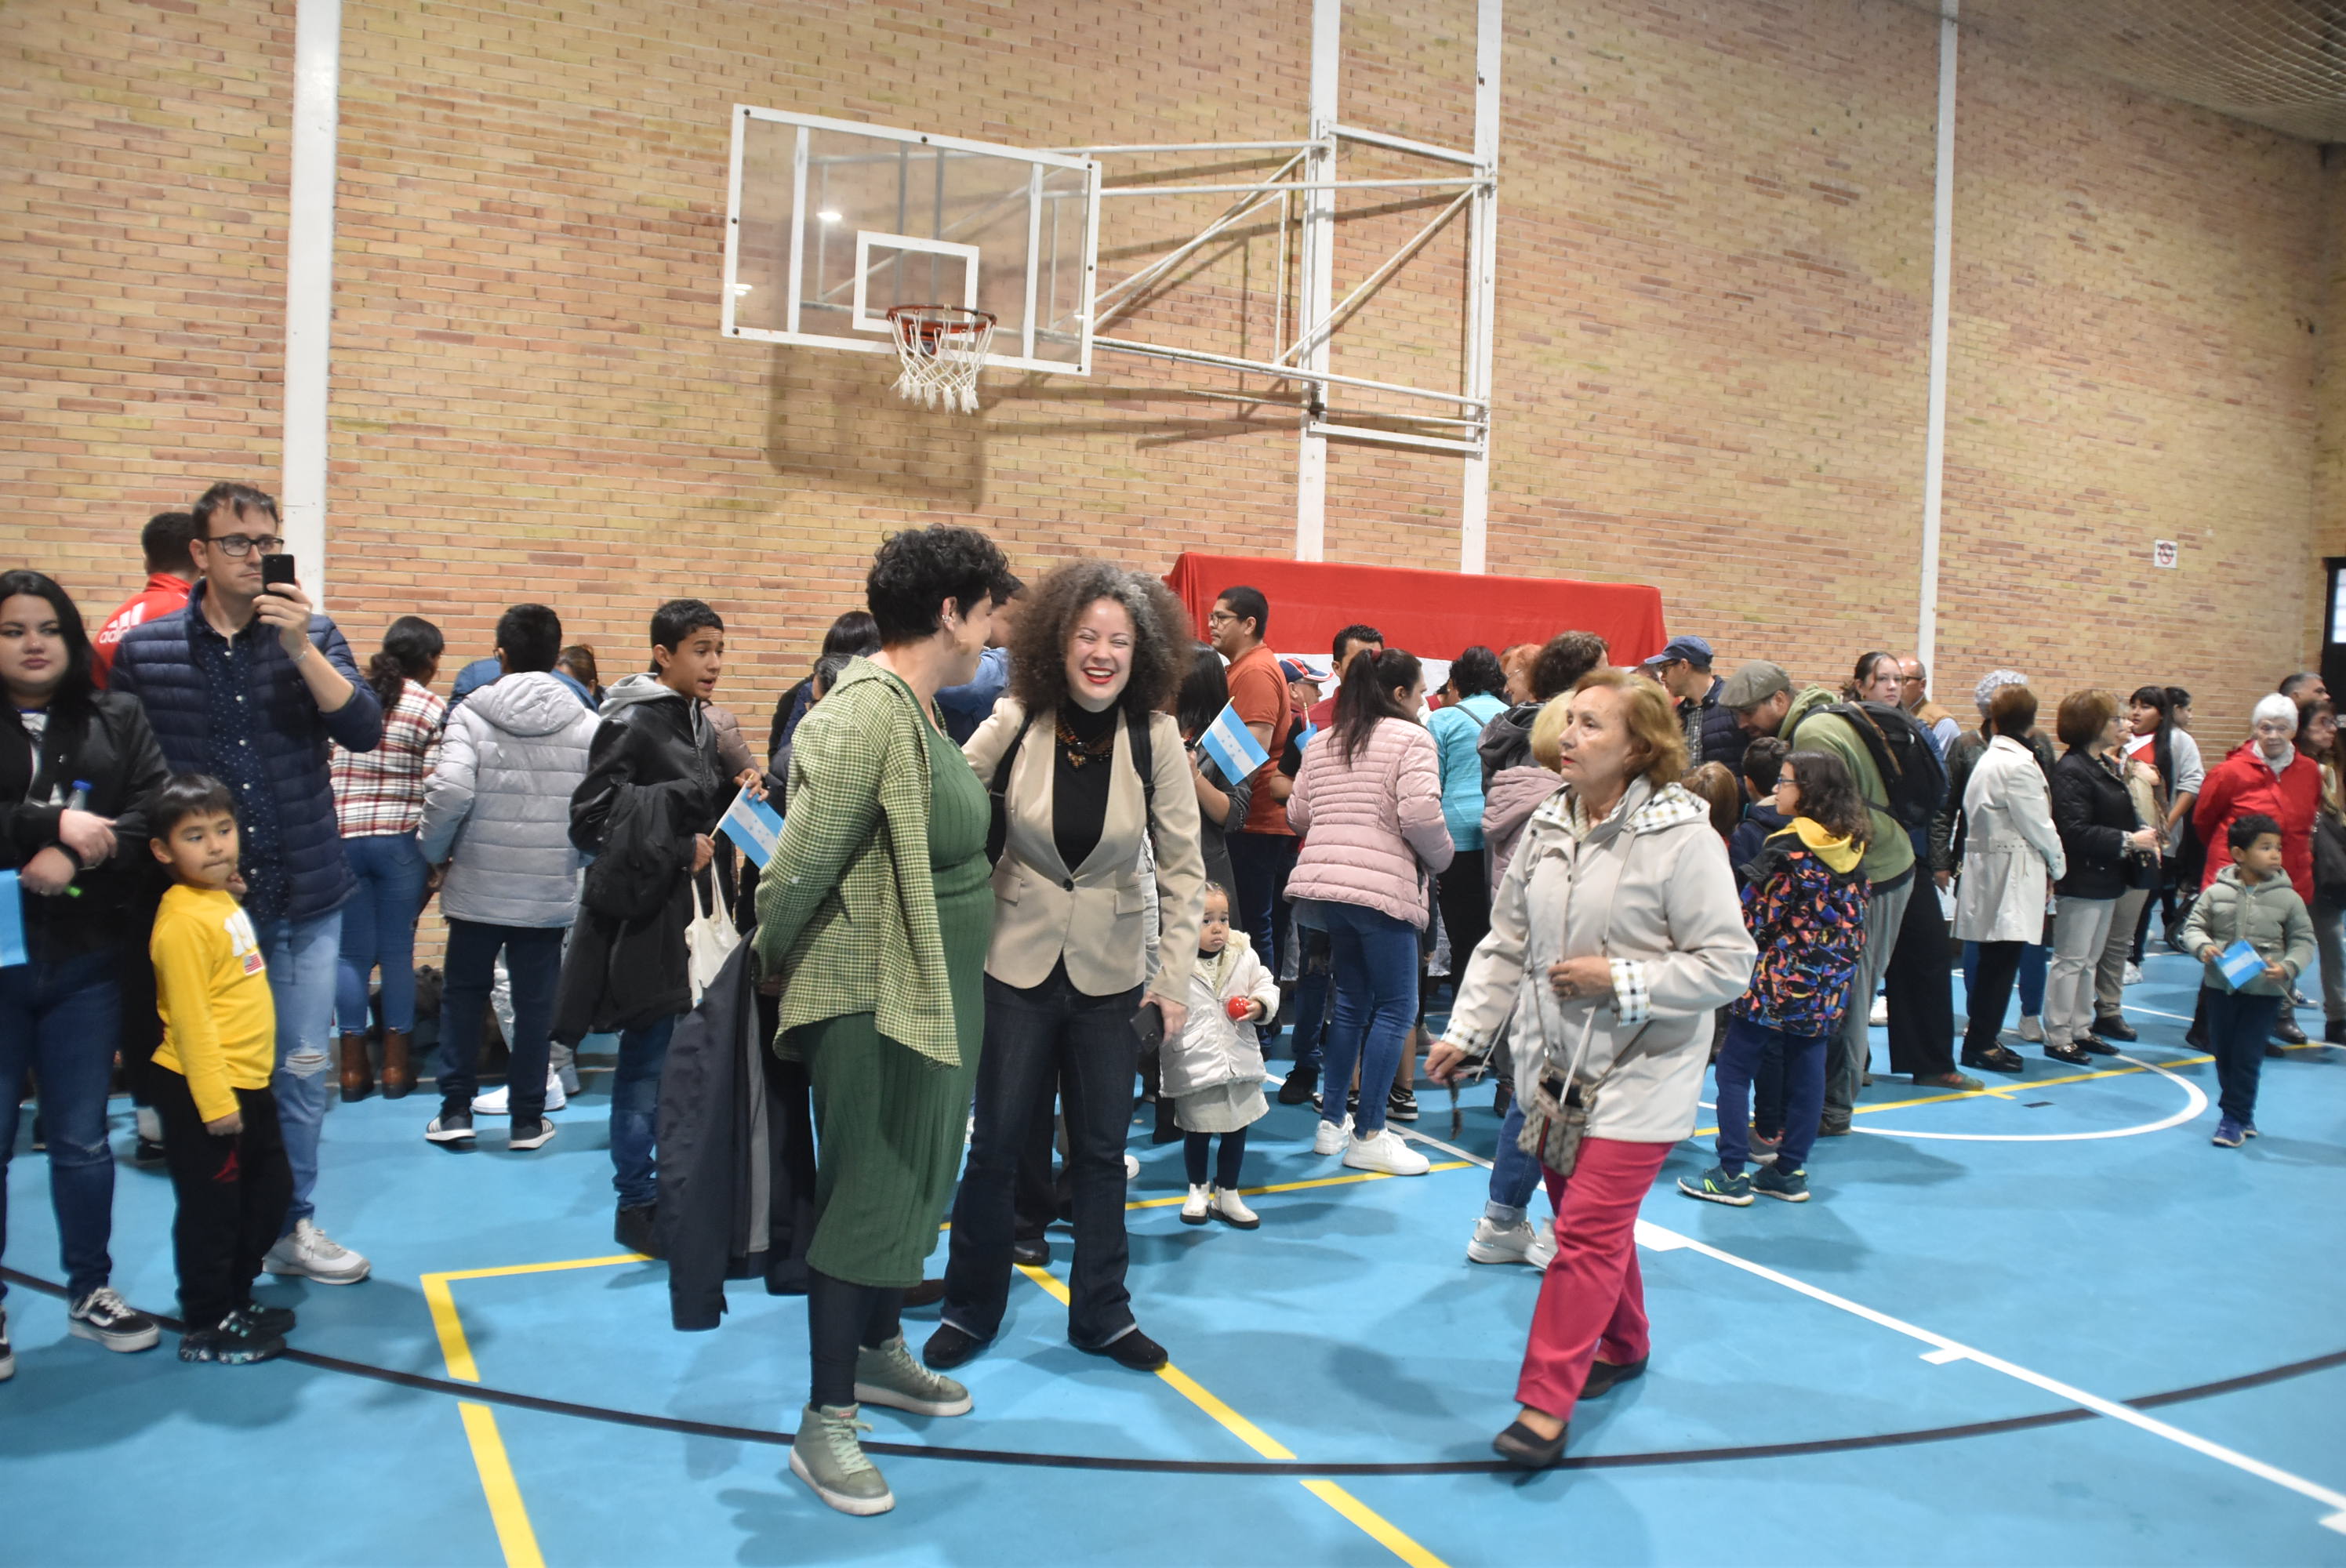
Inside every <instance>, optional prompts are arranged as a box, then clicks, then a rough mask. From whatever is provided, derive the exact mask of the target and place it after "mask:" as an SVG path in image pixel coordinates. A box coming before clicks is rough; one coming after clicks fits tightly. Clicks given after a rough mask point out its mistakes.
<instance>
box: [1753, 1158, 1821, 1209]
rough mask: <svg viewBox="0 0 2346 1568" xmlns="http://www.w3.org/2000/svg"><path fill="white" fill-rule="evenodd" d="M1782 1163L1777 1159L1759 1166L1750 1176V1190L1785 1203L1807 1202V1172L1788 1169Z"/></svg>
mask: <svg viewBox="0 0 2346 1568" xmlns="http://www.w3.org/2000/svg"><path fill="white" fill-rule="evenodd" d="M1783 1165H1784V1162H1783V1161H1781V1160H1778V1161H1777V1162H1776V1163H1775V1164H1774V1165H1772V1166H1760V1169H1759V1170H1758V1172H1757V1173H1755V1174H1754V1175H1753V1176H1752V1177H1751V1190H1752V1191H1753V1192H1756V1193H1758V1194H1759V1195H1760V1196H1761V1197H1775V1198H1781V1199H1783V1200H1784V1201H1785V1202H1786V1203H1806V1202H1808V1201H1809V1173H1808V1172H1807V1170H1805V1169H1802V1170H1796V1171H1788V1170H1786V1169H1784V1168H1783Z"/></svg>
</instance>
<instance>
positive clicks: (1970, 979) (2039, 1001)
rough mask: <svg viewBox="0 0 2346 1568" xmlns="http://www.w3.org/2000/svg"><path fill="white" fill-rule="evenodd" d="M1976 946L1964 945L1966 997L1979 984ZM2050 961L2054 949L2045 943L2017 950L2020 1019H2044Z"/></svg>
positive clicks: (1977, 945) (1977, 947)
mask: <svg viewBox="0 0 2346 1568" xmlns="http://www.w3.org/2000/svg"><path fill="white" fill-rule="evenodd" d="M1979 947H1980V944H1979V943H1977V942H1965V943H1964V995H1965V996H1969V995H1970V994H1971V993H1972V988H1973V987H1974V985H1976V984H1977V983H1979ZM2052 962H2053V949H2052V948H2051V946H2050V945H2048V944H2046V943H2045V942H2029V943H2028V944H2026V945H2025V946H2024V947H2023V948H2022V949H2021V950H2020V1015H2021V1016H2022V1017H2023V1018H2042V1017H2044V1016H2045V970H2046V969H2047V968H2048V967H2049V966H2050V965H2051V964H2052Z"/></svg>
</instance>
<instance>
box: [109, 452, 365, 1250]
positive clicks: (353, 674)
mask: <svg viewBox="0 0 2346 1568" xmlns="http://www.w3.org/2000/svg"><path fill="white" fill-rule="evenodd" d="M195 515H196V528H195V537H194V539H193V540H192V541H191V542H190V544H189V557H190V562H191V564H192V565H193V566H194V567H195V569H196V571H197V572H198V573H199V575H200V577H201V580H200V581H199V582H198V583H197V584H196V586H195V590H194V592H193V593H192V594H190V595H189V598H188V603H187V605H186V606H185V607H184V608H182V609H180V610H179V611H177V612H176V613H174V614H171V615H168V616H162V617H161V618H159V619H158V620H152V621H148V623H146V624H145V625H144V626H136V627H134V628H132V629H131V630H130V631H129V632H128V633H127V634H126V635H125V636H123V639H122V641H121V643H120V645H119V646H118V647H117V649H116V652H115V657H114V669H113V675H112V679H111V682H110V684H111V687H112V689H113V690H115V691H117V692H120V693H122V694H124V695H126V696H128V697H133V698H135V699H136V700H137V701H138V704H139V705H140V706H141V707H142V708H145V710H146V713H147V720H148V724H149V725H150V726H152V728H154V731H155V738H156V739H157V740H158V742H160V743H161V746H162V748H163V758H164V760H165V761H166V762H167V763H168V764H169V766H170V769H171V770H172V771H173V772H175V773H201V774H206V775H209V777H211V778H215V779H219V780H220V782H221V783H223V784H225V785H226V786H227V787H228V789H229V793H230V799H233V800H234V802H235V806H236V816H237V820H238V822H239V824H240V828H241V829H242V854H241V858H240V866H239V870H240V881H241V882H242V889H241V897H242V899H243V901H244V910H245V912H246V914H247V915H249V916H250V919H251V921H252V925H253V930H254V932H255V933H256V934H257V936H258V938H259V940H260V953H261V957H262V959H263V960H264V962H266V964H267V967H268V972H269V985H270V992H271V993H273V995H274V998H275V1011H276V1031H277V1033H276V1053H277V1054H276V1070H275V1076H274V1078H273V1079H272V1082H271V1087H272V1088H273V1090H274V1091H275V1095H276V1098H277V1104H278V1106H279V1109H280V1114H281V1118H282V1121H283V1125H284V1135H285V1154H286V1159H287V1161H288V1163H289V1164H290V1165H291V1167H292V1172H293V1200H292V1202H291V1205H290V1206H288V1207H287V1209H286V1213H285V1218H284V1222H283V1227H282V1230H281V1232H280V1237H279V1240H278V1242H277V1245H276V1246H275V1247H272V1248H271V1249H270V1253H269V1257H268V1259H267V1260H266V1263H265V1264H264V1267H265V1268H267V1269H268V1270H269V1272H270V1273H272V1274H281V1275H294V1276H298V1277H301V1278H309V1279H314V1280H317V1281H319V1282H320V1283H321V1284H327V1285H350V1284H354V1283H356V1282H357V1281H359V1280H361V1279H363V1278H366V1276H367V1272H368V1268H369V1267H370V1266H369V1264H368V1262H367V1260H366V1258H364V1257H362V1256H361V1255H359V1254H358V1253H356V1252H353V1251H352V1250H351V1249H350V1248H348V1247H342V1246H341V1245H340V1244H339V1243H337V1242H335V1241H334V1240H333V1239H332V1238H331V1237H329V1236H327V1235H326V1233H325V1232H324V1231H323V1230H321V1229H320V1228H319V1227H318V1225H317V1223H316V1219H315V1215H316V1212H317V1204H316V1190H317V1185H318V1135H319V1130H320V1128H321V1125H323V1123H324V1121H325V1115H326V1100H327V1095H328V1094H329V1092H330V1090H331V1087H332V1083H331V1078H330V1075H329V1068H330V1067H331V1064H332V1056H331V1047H332V1043H333V1026H334V988H335V981H336V977H337V974H336V972H337V970H338V969H339V967H340V963H341V958H342V908H343V906H344V905H345V904H347V903H348V902H349V901H351V898H352V894H353V893H354V892H355V891H357V881H356V879H355V878H354V877H353V876H352V872H351V866H350V860H349V859H348V858H347V857H346V856H345V855H344V854H343V853H342V828H341V824H340V820H339V819H338V817H337V815H336V812H335V809H334V789H333V782H332V779H331V774H330V772H329V770H328V764H327V756H328V752H329V750H330V743H331V746H339V747H341V748H342V749H344V750H346V751H372V750H373V749H374V748H375V747H377V746H378V745H380V744H382V703H381V702H380V701H379V700H378V699H377V698H376V697H375V694H374V691H373V689H372V687H369V686H368V685H367V684H366V682H365V681H364V680H362V678H360V676H359V668H358V663H357V661H356V660H355V659H353V658H352V657H351V648H350V644H349V643H348V642H347V641H345V640H344V639H343V636H342V632H341V631H340V630H339V629H337V628H336V626H334V623H333V622H332V621H331V620H329V619H327V618H326V617H325V616H321V615H319V614H318V613H317V612H316V610H315V609H314V607H313V606H311V602H310V597H309V595H308V594H307V593H306V592H305V591H304V590H303V588H302V586H301V582H300V579H299V574H298V571H297V568H296V566H295V565H294V562H293V558H292V557H291V556H290V555H285V554H283V550H284V545H285V538H284V534H283V531H282V529H281V527H280V524H279V523H278V517H277V503H276V501H275V500H274V499H273V498H272V497H271V496H270V495H269V494H267V493H266V492H264V491H260V490H257V489H255V488H253V487H252V486H251V485H249V484H215V485H213V486H212V487H211V488H210V489H209V490H207V491H205V492H204V494H203V496H202V497H201V499H199V501H198V502H197V503H196V507H195ZM231 891H235V890H231Z"/></svg>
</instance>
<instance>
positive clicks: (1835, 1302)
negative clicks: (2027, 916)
mask: <svg viewBox="0 0 2346 1568" xmlns="http://www.w3.org/2000/svg"><path fill="white" fill-rule="evenodd" d="M2145 1065H2147V1064H2145ZM1402 1136H1403V1137H1404V1138H1411V1139H1414V1140H1415V1141H1417V1142H1419V1143H1423V1144H1428V1145H1432V1146H1433V1147H1435V1148H1438V1149H1441V1150H1442V1151H1443V1152H1444V1153H1445V1154H1450V1155H1454V1156H1457V1157H1459V1158H1461V1159H1464V1160H1468V1161H1471V1162H1473V1163H1474V1164H1475V1165H1478V1166H1483V1167H1484V1168H1485V1169H1488V1168H1489V1166H1490V1164H1491V1162H1490V1161H1489V1160H1486V1159H1484V1158H1481V1157H1480V1156H1475V1155H1471V1154H1468V1153H1467V1152H1466V1151H1465V1150H1464V1149H1462V1148H1458V1147H1456V1146H1455V1145H1451V1144H1445V1143H1443V1141H1442V1140H1441V1139H1439V1138H1434V1137H1429V1136H1427V1135H1425V1134H1423V1133H1417V1132H1407V1131H1404V1132H1403V1133H1402ZM1637 1245H1638V1246H1640V1247H1645V1248H1647V1250H1648V1251H1653V1252H1680V1251H1685V1252H1698V1253H1700V1254H1701V1255H1702V1256H1703V1257H1709V1258H1713V1259H1715V1260H1717V1261H1718V1262H1720V1263H1724V1264H1726V1265H1727V1266H1728V1267H1729V1268H1739V1269H1741V1270H1743V1271H1744V1272H1745V1273H1747V1274H1750V1275H1755V1276H1757V1277H1758V1278H1761V1279H1765V1280H1767V1281H1769V1282H1770V1284H1774V1285H1780V1286H1782V1287H1783V1288H1785V1289H1787V1290H1795V1291H1798V1292H1799V1293H1800V1294H1801V1295H1803V1296H1806V1297H1808V1298H1810V1299H1811V1300H1815V1301H1821V1302H1823V1303H1824V1304H1825V1305H1826V1306H1828V1307H1834V1308H1840V1309H1841V1311H1843V1312H1848V1313H1851V1314H1853V1315H1854V1316H1856V1317H1860V1318H1862V1319H1865V1320H1866V1321H1867V1322H1869V1323H1874V1324H1878V1325H1880V1326H1881V1327H1882V1328H1884V1329H1890V1330H1892V1332H1895V1333H1899V1334H1903V1335H1905V1336H1906V1337H1907V1338H1909V1339H1919V1340H1921V1341H1922V1342H1923V1343H1924V1344H1926V1345H1928V1346H1930V1347H1931V1349H1929V1350H1928V1351H1926V1352H1925V1353H1924V1356H1923V1359H1925V1360H1928V1361H1931V1362H1933V1363H1934V1364H1937V1365H1941V1366H1944V1365H1947V1364H1949V1363H1951V1362H1954V1361H1972V1362H1975V1363H1977V1364H1978V1365H1980V1366H1983V1367H1985V1368H1986V1369H1988V1370H1989V1371H1991V1372H2001V1373H2003V1374H2004V1376H2005V1377H2007V1378H2014V1379H2016V1380H2019V1381H2021V1382H2024V1383H2026V1384H2028V1385H2029V1386H2030V1387H2032V1388H2037V1389H2042V1390H2045V1392H2046V1393H2048V1394H2051V1395H2053V1396H2054V1397H2055V1398H2056V1399H2059V1400H2066V1401H2067V1402H2068V1403H2070V1404H2073V1405H2077V1406H2080V1407H2082V1408H2084V1409H2086V1410H2092V1411H2093V1412H2094V1413H2095V1414H2096V1415H2103V1416H2107V1417H2108V1418H2109V1419H2110V1420H2115V1421H2123V1422H2125V1423H2126V1424H2127V1426H2130V1427H2134V1428H2136V1429H2137V1430H2138V1431H2146V1432H2148V1433H2150V1434H2151V1435H2152V1436H2153V1437H2157V1438H2164V1439H2166V1440H2167V1441H2168V1442H2172V1443H2179V1444H2180V1445H2182V1446H2183V1447H2185V1448H2188V1449H2189V1450H2191V1451H2193V1452H2194V1453H2198V1454H2200V1455H2203V1456H2204V1457H2206V1458H2208V1459H2212V1460H2215V1461H2217V1462H2219V1463H2220V1464H2228V1465H2230V1466H2231V1467H2232V1468H2233V1469H2235V1470H2240V1471H2247V1472H2248V1473H2249V1474H2250V1475H2253V1476H2256V1477H2258V1478H2259V1480H2263V1481H2270V1482H2272V1483H2273V1484H2274V1485H2275V1486H2282V1487H2287V1488H2288V1489H2289V1490H2290V1491H2291V1492H2296V1493H2298V1494H2299V1495H2300V1496H2303V1497H2309V1498H2311V1499H2312V1500H2313V1501H2314V1502H2319V1503H2321V1504H2322V1505H2324V1506H2325V1507H2327V1508H2328V1509H2330V1511H2331V1512H2329V1513H2328V1514H2326V1515H2324V1516H2323V1517H2322V1520H2321V1523H2322V1524H2323V1525H2324V1526H2325V1527H2326V1528H2328V1529H2331V1530H2334V1531H2336V1532H2339V1533H2341V1534H2346V1492H2332V1491H2331V1489H2330V1488H2328V1487H2326V1486H2323V1485H2321V1483H2320V1482H2318V1481H2308V1480H2306V1479H2305V1478H2304V1477H2303V1476H2300V1475H2293V1474H2291V1473H2290V1471H2285V1470H2282V1469H2280V1467H2279V1466H2276V1465H2270V1464H2267V1463H2266V1462H2265V1461H2262V1460H2260V1459H2253V1458H2251V1457H2249V1455H2247V1454H2244V1453H2242V1452H2240V1451H2239V1450H2237V1449H2230V1448H2226V1447H2225V1446H2224V1445H2223V1444H2221V1443H2219V1442H2212V1441H2209V1440H2208V1439H2206V1438H2203V1437H2201V1436H2199V1435H2198V1433H2197V1432H2188V1431H2184V1430H2183V1429H2182V1428H2181V1427H2178V1426H2175V1425H2173V1424H2172V1423H2170V1422H2168V1421H2163V1420H2158V1419H2157V1417H2156V1416H2147V1415H2145V1414H2143V1412H2142V1411H2140V1410H2136V1409H2134V1408H2133V1407H2132V1406H2131V1405H2123V1404H2120V1403H2118V1402H2117V1400H2106V1399H2104V1398H2102V1397H2101V1396H2100V1395H2099V1394H2093V1393H2088V1392H2086V1390H2083V1389H2080V1388H2077V1387H2076V1386H2075V1385H2073V1384H2069V1383H2065V1382H2062V1381H2060V1380H2058V1379H2055V1378H2048V1377H2046V1376H2045V1374H2044V1373H2042V1372H2034V1371H2031V1370H2029V1369H2027V1368H2025V1367H2023V1366H2020V1365H2018V1364H2016V1363H2015V1362H2012V1361H2007V1360H2005V1359H2003V1358H2002V1357H2000V1356H1993V1355H1990V1354H1989V1353H1988V1352H1986V1351H1984V1350H1981V1349H1974V1347H1972V1346H1969V1345H1965V1344H1963V1343H1962V1342H1960V1341H1958V1340H1954V1339H1948V1338H1947V1337H1946V1336H1945V1335H1943V1334H1936V1333H1933V1332H1932V1331H1931V1330H1930V1329H1924V1328H1920V1327H1918V1326H1916V1325H1915V1324H1913V1323H1909V1322H1906V1321H1904V1320H1903V1319H1897V1318H1892V1316H1890V1315H1889V1314H1888V1313H1887V1312H1877V1311H1875V1310H1874V1309H1873V1308H1871V1307H1867V1306H1863V1305H1862V1304H1860V1303H1858V1302H1855V1301H1852V1300H1851V1299H1850V1298H1848V1297H1846V1296H1836V1295H1834V1294H1833V1293H1832V1292H1831V1291H1830V1290H1826V1289H1823V1288H1820V1287H1818V1286H1814V1285H1811V1284H1809V1283H1808V1282H1807V1281H1806V1280H1802V1279H1795V1278H1792V1277H1791V1276H1790V1275H1789V1274H1784V1273H1780V1272H1779V1271H1777V1270H1776V1269H1773V1268H1768V1267H1767V1266H1766V1265H1764V1264H1760V1263H1754V1262H1752V1261H1751V1260H1750V1259H1749V1258H1746V1257H1737V1256H1736V1255H1735V1254H1733V1253H1731V1252H1725V1251H1721V1250H1720V1249H1719V1248H1718V1247H1712V1246H1710V1245H1709V1243H1707V1242H1701V1241H1697V1240H1696V1239H1695V1238H1694V1237H1691V1236H1687V1235H1685V1234H1683V1233H1681V1232H1678V1231H1675V1230H1671V1229H1669V1228H1668V1227H1664V1226H1659V1225H1656V1224H1654V1223H1653V1222H1652V1221H1651V1220H1647V1219H1640V1220H1638V1221H1637Z"/></svg>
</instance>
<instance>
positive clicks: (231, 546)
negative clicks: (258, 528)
mask: <svg viewBox="0 0 2346 1568" xmlns="http://www.w3.org/2000/svg"><path fill="white" fill-rule="evenodd" d="M200 543H202V544H206V545H216V546H218V547H219V550H220V551H221V552H222V553H223V554H224V555H227V556H228V557H229V559H230V560H231V561H241V560H243V559H244V558H245V556H247V555H250V554H251V553H252V552H253V551H254V550H256V549H257V550H259V551H260V553H261V554H262V555H275V554H277V552H278V551H280V550H281V549H283V548H284V547H285V540H284V537H283V535H277V534H261V535H252V534H223V535H220V536H219V538H217V539H205V540H202V541H200Z"/></svg>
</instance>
